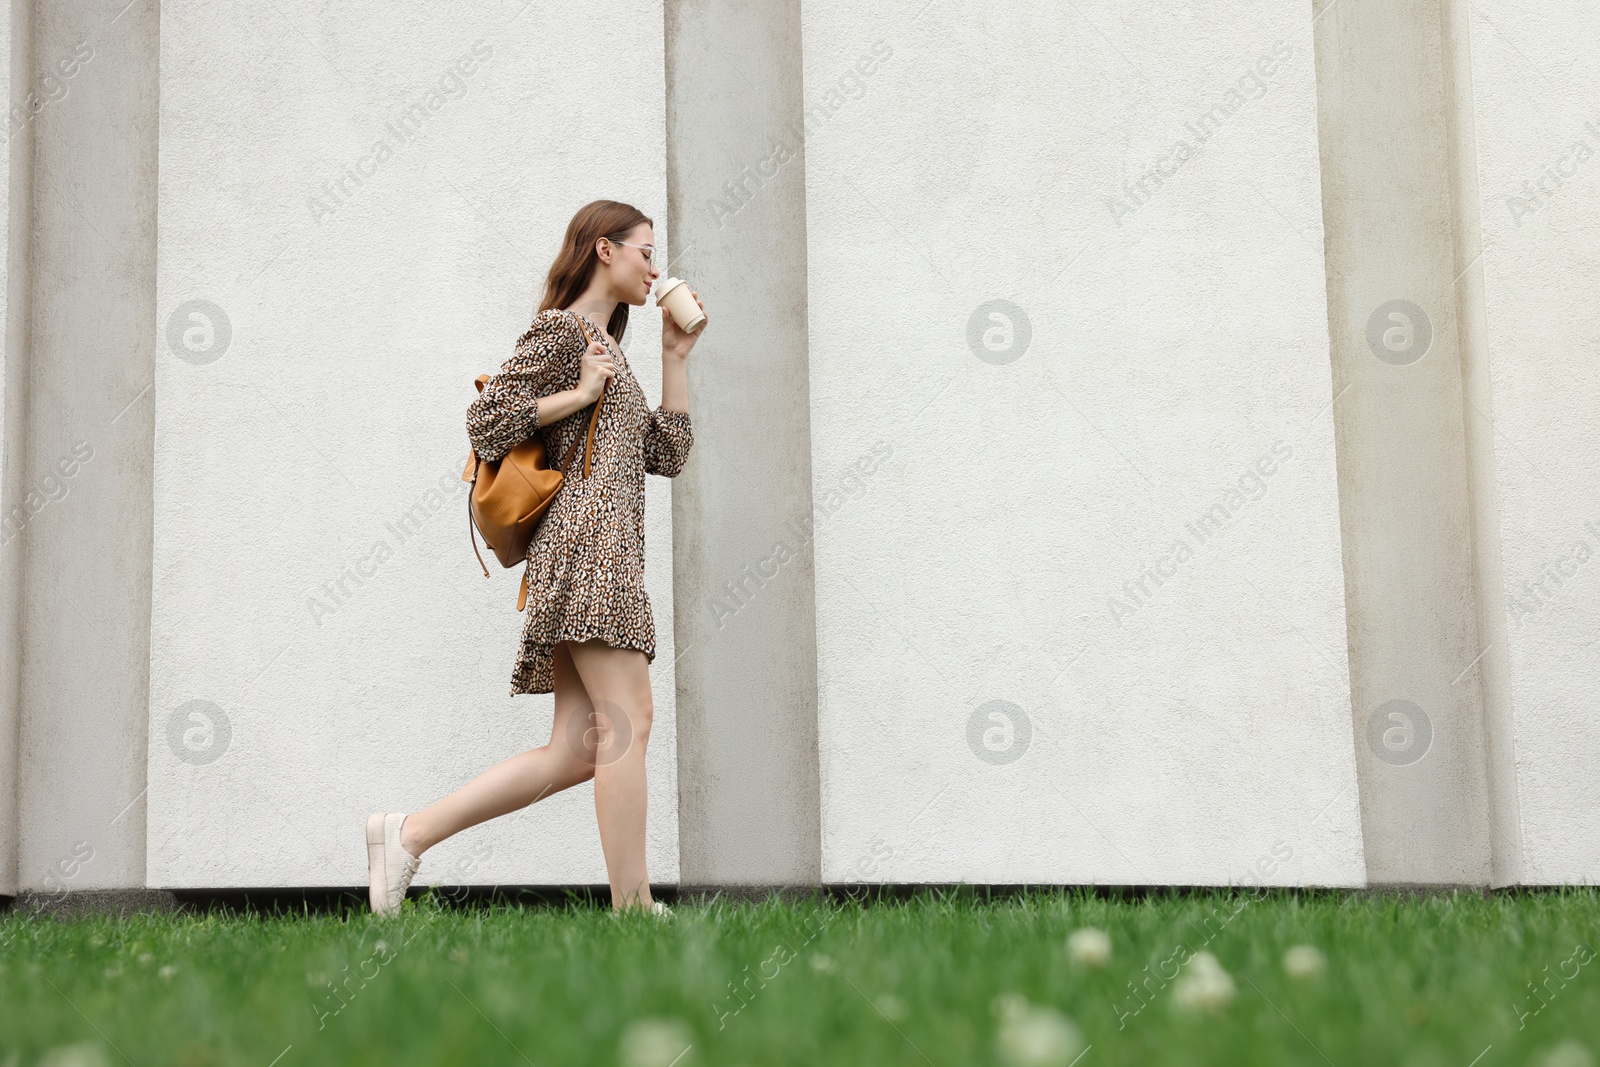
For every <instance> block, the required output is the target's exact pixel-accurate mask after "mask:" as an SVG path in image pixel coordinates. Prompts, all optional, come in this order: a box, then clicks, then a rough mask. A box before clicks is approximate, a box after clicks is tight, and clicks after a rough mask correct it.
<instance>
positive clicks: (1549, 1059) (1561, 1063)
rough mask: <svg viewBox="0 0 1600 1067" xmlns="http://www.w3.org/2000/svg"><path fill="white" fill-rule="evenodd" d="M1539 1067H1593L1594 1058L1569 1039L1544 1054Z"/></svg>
mask: <svg viewBox="0 0 1600 1067" xmlns="http://www.w3.org/2000/svg"><path fill="white" fill-rule="evenodd" d="M1538 1063H1539V1065H1540V1067H1594V1056H1593V1055H1591V1054H1590V1052H1589V1050H1588V1049H1586V1048H1584V1047H1583V1046H1582V1045H1581V1044H1579V1043H1578V1042H1576V1041H1574V1040H1572V1039H1571V1038H1570V1037H1569V1038H1568V1039H1567V1040H1565V1041H1563V1042H1561V1044H1559V1045H1557V1046H1556V1047H1555V1048H1553V1049H1551V1050H1550V1051H1549V1052H1546V1053H1545V1054H1544V1057H1543V1058H1542V1059H1540V1060H1539V1061H1538Z"/></svg>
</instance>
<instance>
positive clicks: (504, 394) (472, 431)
mask: <svg viewBox="0 0 1600 1067" xmlns="http://www.w3.org/2000/svg"><path fill="white" fill-rule="evenodd" d="M587 347H588V345H587V344H586V343H585V340H584V334H583V328H582V327H581V326H579V325H578V321H577V319H576V317H574V316H572V315H569V314H567V313H566V312H563V311H559V310H557V309H555V308H549V309H547V310H545V311H541V312H539V314H538V315H536V316H534V319H533V324H532V325H531V326H529V327H528V328H527V330H525V331H523V334H522V336H521V337H519V338H517V346H516V351H515V353H514V354H513V355H512V356H511V358H510V359H508V360H506V361H505V363H504V364H502V365H501V367H500V373H499V374H495V375H493V376H491V377H490V379H489V380H488V381H487V382H485V383H484V386H483V392H481V393H479V394H478V395H477V397H476V399H474V400H473V401H472V404H471V406H470V407H468V408H467V440H468V441H470V442H471V444H472V450H473V451H474V452H476V453H478V455H479V456H480V457H481V458H482V459H483V460H485V461H486V462H493V461H494V460H497V459H500V458H502V457H503V456H505V454H506V453H507V452H510V451H511V449H512V448H513V447H514V446H515V445H517V444H518V443H520V442H522V441H526V440H527V439H528V438H530V437H532V436H533V433H534V431H535V430H537V429H538V428H539V404H538V398H539V397H541V396H549V395H550V394H551V393H559V392H561V391H562V390H564V389H571V388H572V387H574V386H576V385H577V384H578V378H579V374H580V369H581V367H582V365H583V353H584V351H585V349H586V348H587Z"/></svg>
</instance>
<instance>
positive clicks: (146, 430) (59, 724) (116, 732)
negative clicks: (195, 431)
mask: <svg viewBox="0 0 1600 1067" xmlns="http://www.w3.org/2000/svg"><path fill="white" fill-rule="evenodd" d="M31 18H32V26H31V27H30V33H31V37H32V44H31V48H32V50H33V53H34V61H35V65H34V68H33V70H34V78H33V86H34V88H35V90H36V91H38V92H39V94H40V95H41V96H48V99H46V100H45V101H44V102H43V103H42V104H41V105H40V106H39V107H38V109H37V114H36V116H34V117H33V118H32V120H31V121H30V122H29V124H28V130H27V133H26V134H23V135H22V136H23V137H25V138H26V139H27V141H28V142H29V145H30V148H31V151H32V154H33V155H32V164H31V167H32V173H33V175H34V178H35V180H34V182H33V183H32V185H33V188H32V195H31V197H30V205H31V206H30V211H31V213H32V216H33V217H32V220H31V224H30V229H29V233H30V237H29V242H30V243H29V252H28V270H27V277H26V279H25V280H24V281H23V284H24V285H25V286H26V287H27V290H28V295H27V313H28V317H29V323H30V325H29V330H30V338H29V344H28V359H29V369H28V378H29V382H28V390H29V396H28V419H27V423H26V426H25V427H24V432H25V433H26V435H27V439H28V443H27V452H28V462H27V466H26V469H25V470H24V473H23V485H24V486H25V487H26V488H27V489H29V490H30V491H32V490H38V491H39V495H40V496H41V497H45V496H47V497H48V498H49V502H48V503H47V504H42V505H41V506H40V507H39V508H38V509H37V511H36V512H35V513H33V514H31V515H30V517H29V519H28V524H27V527H26V529H25V531H24V538H25V540H26V560H25V566H24V572H23V586H22V590H21V592H22V599H23V600H24V607H23V611H24V612H25V616H24V618H25V620H26V622H25V625H24V626H23V628H22V644H23V651H22V654H21V671H20V678H21V683H20V684H21V694H22V695H21V702H20V704H21V713H20V722H21V731H22V734H21V736H22V744H23V751H25V752H26V753H27V758H26V760H25V761H24V763H23V765H22V766H21V767H20V773H19V775H18V781H19V789H20V794H21V795H20V800H19V805H18V807H19V816H20V820H21V824H22V844H21V848H20V855H19V881H20V886H21V888H22V889H24V890H30V889H35V888H38V887H40V886H41V885H43V884H44V881H43V880H44V879H45V878H46V877H47V876H50V875H54V876H55V878H56V879H58V880H59V881H58V882H57V883H53V884H59V885H60V886H61V887H62V888H64V889H65V890H68V891H75V890H84V889H121V888H129V887H142V886H143V885H144V884H145V844H146V842H145V827H146V823H145V808H144V803H143V799H144V795H145V794H144V786H145V782H146V780H147V777H146V765H147V761H148V745H147V738H148V736H149V729H150V713H149V679H150V672H149V666H150V605H151V596H150V593H151V545H152V533H153V513H154V501H153V486H154V480H153V446H154V438H155V430H154V426H155V419H154V388H153V381H152V379H153V376H154V358H155V343H156V336H157V329H156V310H155V257H156V227H155V223H156V147H157V132H158V119H159V111H158V97H157V91H158V81H159V77H158V74H159V71H158V67H159V43H160V41H159V28H160V18H161V15H160V9H159V6H156V5H135V6H133V7H130V8H127V9H126V10H125V11H122V12H120V13H119V12H118V11H116V10H107V9H106V8H103V7H101V6H100V5H98V4H94V3H90V2H88V0H72V2H70V3H61V2H60V0H49V2H40V3H37V4H36V5H35V6H34V7H33V9H32V11H31ZM46 72H48V74H49V76H50V80H49V81H48V82H44V81H43V77H44V75H45V73H46ZM41 84H43V85H46V86H54V87H55V88H56V90H57V91H56V92H55V93H54V94H47V92H46V90H45V89H42V88H40V86H41Z"/></svg>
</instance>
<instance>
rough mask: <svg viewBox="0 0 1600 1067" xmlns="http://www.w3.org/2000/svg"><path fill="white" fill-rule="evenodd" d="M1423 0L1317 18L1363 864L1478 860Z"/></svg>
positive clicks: (1475, 870)
mask: <svg viewBox="0 0 1600 1067" xmlns="http://www.w3.org/2000/svg"><path fill="white" fill-rule="evenodd" d="M1440 17H1441V12H1440V5H1439V0H1426V2H1422V3H1415V4H1393V3H1386V2H1384V0H1339V2H1337V3H1331V4H1328V5H1326V6H1325V7H1323V8H1322V9H1321V13H1320V14H1319V15H1318V16H1317V17H1316V20H1315V24H1316V42H1317V87H1318V95H1317V100H1318V105H1319V108H1318V111H1319V131H1320V139H1321V158H1322V187H1323V210H1322V218H1323V225H1324V229H1325V242H1326V245H1327V284H1328V324H1329V332H1330V335H1331V339H1332V346H1333V370H1334V376H1333V381H1334V390H1335V395H1336V397H1337V399H1336V401H1335V403H1334V407H1333V413H1334V425H1335V426H1336V427H1337V431H1338V445H1339V503H1340V514H1341V528H1342V532H1343V544H1344V570H1345V609H1346V613H1347V618H1348V628H1349V630H1348V632H1349V643H1350V681H1351V696H1350V704H1351V714H1352V728H1353V732H1354V737H1355V740H1356V748H1355V751H1356V760H1357V766H1358V767H1359V769H1360V780H1361V824H1362V840H1363V842H1364V848H1365V853H1366V864H1367V877H1368V879H1369V880H1370V881H1372V882H1375V883H1414V882H1415V883H1474V884H1478V883H1484V882H1487V881H1488V880H1489V876H1490V837H1489V821H1488V820H1489V796H1488V781H1487V769H1486V760H1487V754H1486V749H1485V741H1484V718H1483V716H1484V705H1483V695H1482V689H1481V684H1482V675H1481V674H1480V672H1479V671H1478V670H1477V669H1475V668H1476V665H1477V663H1478V661H1479V659H1480V656H1481V653H1482V652H1483V647H1482V644H1481V642H1480V640H1479V637H1478V626H1477V617H1476V601H1475V597H1474V585H1473V556H1472V525H1471V500H1470V497H1469V491H1468V488H1469V477H1468V472H1467V450H1466V437H1465V427H1464V422H1465V410H1466V404H1465V401H1464V396H1463V393H1462V362H1461V339H1460V334H1459V329H1460V325H1459V311H1458V307H1457V300H1456V291H1455V284H1454V283H1455V278H1456V275H1457V273H1458V268H1457V265H1456V260H1457V257H1456V247H1457V243H1456V237H1455V226H1456V218H1455V200H1454V187H1453V184H1452V179H1451V174H1452V172H1451V162H1452V155H1451V144H1452V142H1451V130H1452V125H1453V118H1454V115H1453V112H1452V111H1451V109H1450V108H1449V106H1448V100H1449V97H1448V94H1447V88H1446V87H1447V81H1446V64H1445V39H1444V36H1443V34H1442V31H1441V24H1440Z"/></svg>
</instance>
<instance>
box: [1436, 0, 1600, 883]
mask: <svg viewBox="0 0 1600 1067" xmlns="http://www.w3.org/2000/svg"><path fill="white" fill-rule="evenodd" d="M1463 30H1464V31H1466V30H1470V44H1471V50H1472V51H1471V56H1472V67H1471V73H1472V95H1471V98H1470V99H1471V103H1472V113H1471V118H1472V120H1473V123H1474V125H1475V127H1476V138H1477V154H1476V162H1477V167H1478V173H1477V175H1476V177H1477V183H1476V185H1475V187H1472V188H1471V189H1470V190H1469V195H1473V196H1475V197H1476V198H1477V204H1476V206H1477V208H1478V210H1479V211H1480V213H1481V219H1482V233H1481V237H1480V239H1479V245H1478V248H1477V249H1476V250H1474V252H1476V253H1477V254H1474V252H1469V253H1467V254H1466V255H1464V256H1463V260H1464V262H1463V264H1462V266H1463V269H1464V270H1465V271H1466V272H1467V273H1466V274H1465V279H1466V280H1467V281H1468V282H1471V283H1474V284H1476V285H1478V286H1481V295H1482V314H1483V322H1482V328H1483V339H1484V346H1483V347H1484V351H1483V360H1484V364H1485V372H1486V373H1485V380H1484V382H1483V385H1484V392H1483V393H1482V395H1480V396H1479V397H1478V401H1477V403H1476V404H1475V405H1473V406H1471V407H1469V409H1468V419H1469V421H1470V422H1471V423H1472V424H1473V425H1474V428H1475V430H1476V431H1477V433H1478V434H1479V436H1480V437H1481V439H1482V440H1483V442H1484V455H1483V457H1482V462H1481V465H1480V466H1479V468H1478V469H1477V470H1475V472H1474V473H1475V475H1476V477H1477V480H1478V482H1479V483H1480V486H1481V491H1482V492H1483V493H1484V495H1485V496H1490V495H1492V494H1494V493H1497V494H1498V508H1497V512H1495V511H1491V512H1490V513H1489V514H1487V515H1486V517H1485V520H1484V522H1483V524H1482V526H1481V528H1480V533H1481V535H1482V539H1484V540H1487V541H1490V542H1491V543H1494V544H1497V545H1498V547H1499V552H1500V556H1501V560H1502V565H1501V570H1500V574H1499V575H1498V577H1499V579H1500V583H1501V584H1500V587H1499V588H1498V589H1494V588H1490V589H1488V590H1486V595H1485V597H1484V601H1485V606H1486V608H1487V609H1488V610H1489V611H1491V612H1493V617H1492V618H1491V625H1492V629H1488V630H1486V634H1485V644H1486V645H1487V646H1489V647H1490V653H1489V654H1490V655H1504V656H1505V660H1506V667H1507V670H1506V678H1505V684H1504V687H1503V690H1502V692H1501V694H1500V699H1501V702H1502V704H1503V706H1502V707H1501V708H1500V709H1499V712H1500V714H1499V715H1498V716H1497V719H1496V721H1497V723H1498V725H1499V730H1500V733H1501V735H1502V736H1501V738H1500V741H1501V745H1500V749H1501V753H1502V759H1503V760H1504V761H1505V763H1506V764H1508V767H1507V768H1506V773H1505V787H1504V789H1503V790H1502V793H1501V796H1500V797H1499V798H1498V805H1499V807H1500V808H1501V809H1502V810H1503V811H1504V812H1505V813H1506V814H1507V816H1508V817H1509V818H1510V820H1511V821H1510V823H1509V825H1508V826H1507V827H1506V828H1505V832H1504V835H1503V841H1504V847H1505V849H1506V850H1507V851H1509V853H1510V855H1509V856H1507V857H1506V858H1505V860H1504V865H1505V868H1506V869H1505V871H1504V873H1503V874H1502V875H1501V880H1511V881H1520V882H1523V883H1527V884H1534V885H1543V884H1552V883H1571V882H1588V883H1591V884H1592V883H1594V882H1595V881H1597V880H1600V834H1597V833H1596V817H1597V816H1596V813H1597V812H1600V644H1597V639H1600V475H1597V473H1596V472H1600V360H1597V359H1596V355H1595V352H1596V345H1597V344H1600V306H1597V304H1596V302H1595V299H1594V292H1595V278H1596V277H1597V276H1600V107H1597V106H1596V103H1595V102H1596V100H1600V71H1597V70H1596V67H1595V64H1594V61H1593V57H1594V54H1595V50H1596V48H1597V47H1600V24H1597V23H1596V21H1595V18H1594V12H1593V9H1592V8H1590V7H1588V6H1586V5H1582V4H1577V3H1570V2H1561V3H1552V4H1542V5H1540V6H1539V7H1538V9H1536V10H1535V9H1529V8H1527V7H1523V6H1518V5H1514V4H1507V3H1504V2H1500V0H1493V2H1489V3H1477V4H1474V5H1472V8H1471V14H1470V15H1469V16H1467V17H1466V18H1464V19H1463ZM1486 658H1488V657H1487V656H1486Z"/></svg>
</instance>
